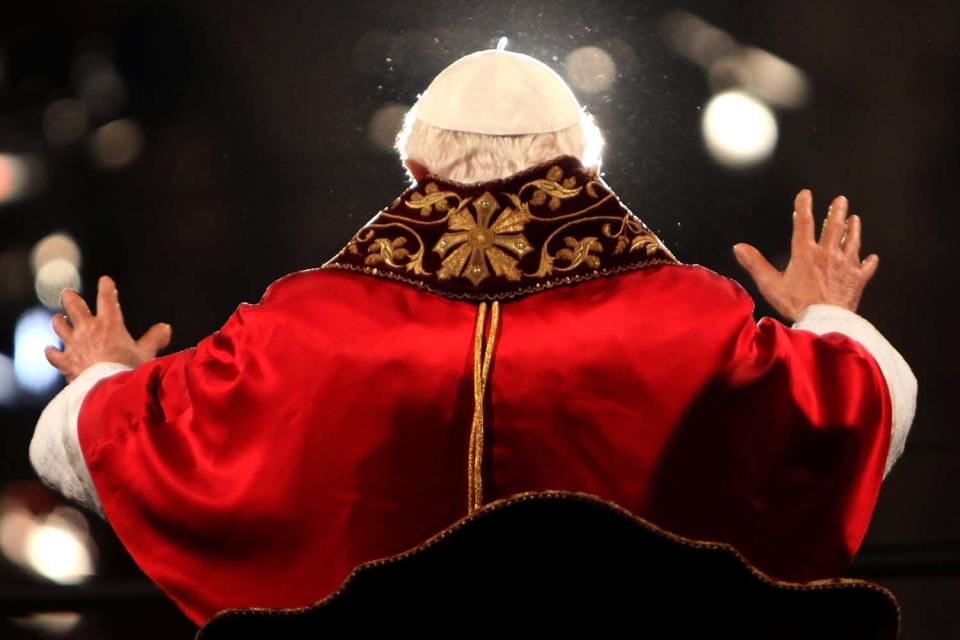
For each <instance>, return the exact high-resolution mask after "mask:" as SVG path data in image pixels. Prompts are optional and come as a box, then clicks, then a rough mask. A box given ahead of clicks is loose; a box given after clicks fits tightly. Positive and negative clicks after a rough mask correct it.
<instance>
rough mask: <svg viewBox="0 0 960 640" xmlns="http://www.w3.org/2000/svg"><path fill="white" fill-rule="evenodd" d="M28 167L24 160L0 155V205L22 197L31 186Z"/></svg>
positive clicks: (7, 154) (4, 154) (14, 156)
mask: <svg viewBox="0 0 960 640" xmlns="http://www.w3.org/2000/svg"><path fill="white" fill-rule="evenodd" d="M30 178H31V175H30V165H29V163H28V162H27V160H26V158H24V157H22V156H17V155H13V154H9V153H0V204H2V203H4V202H13V201H15V200H18V199H19V198H21V197H23V196H24V195H25V194H26V193H27V192H28V191H29V188H30V186H31V184H30V182H31V180H30Z"/></svg>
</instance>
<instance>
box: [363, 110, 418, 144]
mask: <svg viewBox="0 0 960 640" xmlns="http://www.w3.org/2000/svg"><path fill="white" fill-rule="evenodd" d="M409 110H410V107H409V106H407V105H405V104H398V103H390V104H387V105H384V106H382V107H380V108H379V109H377V110H376V111H375V112H374V114H373V116H372V117H371V118H370V124H369V125H368V126H367V135H368V136H369V138H370V141H371V142H372V143H373V144H374V145H376V147H377V148H378V149H382V150H384V151H391V150H393V142H394V140H395V139H396V137H397V134H398V133H399V132H400V128H401V127H402V126H403V117H404V115H406V113H407V111H409Z"/></svg>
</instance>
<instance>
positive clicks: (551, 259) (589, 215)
mask: <svg viewBox="0 0 960 640" xmlns="http://www.w3.org/2000/svg"><path fill="white" fill-rule="evenodd" d="M579 178H580V179H579V180H578V175H577V174H576V172H574V173H572V174H571V175H565V173H564V170H563V168H562V167H561V166H558V165H554V166H551V167H550V168H549V169H548V170H547V172H546V174H545V176H543V177H540V178H536V179H532V180H529V181H527V182H525V183H523V184H522V185H521V186H520V188H519V189H517V190H515V192H511V191H499V192H498V195H494V194H493V193H491V191H489V190H488V191H485V192H484V193H483V194H482V195H480V196H477V197H473V198H471V197H464V196H461V195H460V194H458V193H457V192H456V191H453V190H449V189H447V190H442V189H441V188H440V187H439V186H438V185H437V183H436V182H428V183H427V184H426V185H425V186H424V188H423V193H420V192H414V193H412V194H411V195H410V196H409V197H408V198H407V199H406V200H403V199H402V198H398V199H397V200H396V201H395V202H394V204H393V205H392V207H391V208H390V209H385V210H384V211H382V212H380V214H379V215H378V216H377V218H376V219H375V220H374V221H372V222H371V223H370V224H368V225H366V226H365V227H363V228H362V229H361V230H360V231H359V232H357V234H355V235H354V237H353V238H351V240H350V241H349V242H348V243H347V245H346V246H345V247H344V248H343V250H342V251H341V252H340V255H342V256H352V257H353V258H355V259H357V260H356V261H359V259H360V258H362V263H363V265H364V267H363V268H362V269H361V270H366V271H369V272H372V273H375V274H378V275H387V276H388V277H389V276H391V274H396V277H398V279H404V278H403V274H407V275H412V276H421V277H425V278H428V279H430V280H436V281H448V282H453V281H458V280H466V281H469V283H470V284H471V285H472V287H473V288H474V289H479V288H480V287H482V286H483V285H484V283H485V282H486V281H488V280H489V279H490V278H491V277H492V276H494V275H495V276H499V277H500V278H504V279H506V280H507V281H510V282H514V283H522V282H523V281H524V280H531V281H535V280H543V279H546V278H551V277H556V276H558V275H561V274H564V273H566V272H573V271H575V270H580V271H581V272H582V271H583V270H584V269H589V270H596V271H601V270H603V269H604V265H605V262H606V261H608V260H609V259H610V258H611V257H613V256H619V257H621V258H622V257H623V256H624V255H629V254H635V255H637V256H638V257H639V256H643V257H649V258H651V260H650V262H659V263H663V262H677V260H676V258H674V257H673V255H672V254H671V253H670V251H669V250H668V249H667V248H666V247H665V246H664V245H663V243H662V242H660V240H659V238H657V236H656V235H655V234H654V233H653V232H652V231H650V229H648V228H647V227H646V226H645V225H644V224H643V223H642V222H641V221H640V220H639V219H638V218H636V216H634V215H633V214H632V213H631V212H629V211H628V210H626V209H625V208H624V207H621V206H618V205H614V202H618V201H616V195H615V194H614V193H612V192H611V191H609V190H608V189H607V188H605V185H604V184H603V183H602V182H600V181H598V180H596V179H593V178H592V177H591V176H589V175H588V176H586V177H583V176H582V175H581V176H580V177H579ZM581 182H582V184H581ZM584 194H585V196H586V197H585V198H584V197H581V196H583V195H584ZM578 197H580V202H581V203H583V202H584V201H585V205H584V206H579V205H578V206H577V208H576V210H574V211H570V212H563V211H560V210H561V209H562V205H563V203H564V202H565V201H568V200H571V199H574V198H578ZM401 202H402V203H403V205H404V206H405V207H406V208H407V209H409V210H410V211H411V213H412V212H417V213H418V214H419V215H418V216H411V215H409V214H407V215H404V214H403V212H402V210H401V211H400V212H398V210H397V207H398V206H399V205H400V203H401ZM611 211H613V212H614V213H615V214H616V215H611V214H610V212H611ZM537 212H542V213H543V215H538V213H537ZM434 214H440V217H439V218H437V219H430V218H431V217H433V216H434ZM533 225H537V226H538V233H537V234H536V236H537V237H541V238H544V239H543V240H542V242H540V243H539V246H535V244H534V243H532V242H531V241H530V240H529V239H528V233H527V232H528V230H529V229H531V228H532V227H533ZM428 229H429V230H430V231H431V232H433V233H432V234H430V235H431V236H432V238H434V239H433V240H431V241H429V242H428V241H425V240H424V236H423V233H422V232H423V231H425V230H428ZM578 230H579V231H578ZM545 231H549V233H546V235H545ZM438 232H441V233H442V235H440V236H439V238H437V233H438ZM544 235H545V237H544ZM601 236H602V237H601ZM602 239H605V240H606V241H607V242H601V240H602ZM427 252H431V253H432V254H435V255H436V256H437V257H438V258H439V260H440V261H439V265H438V266H436V267H435V268H434V269H433V270H431V269H429V268H428V267H427V266H426V265H425V258H426V256H427ZM534 252H535V253H537V254H538V258H537V260H536V262H534V263H532V264H528V265H527V268H526V269H524V268H522V267H521V265H520V262H521V260H522V259H523V258H524V257H525V256H527V255H528V254H530V253H534ZM657 258H659V259H657ZM356 261H355V262H354V264H356ZM621 262H622V260H621ZM434 264H435V261H434ZM331 266H342V265H331ZM421 279H423V278H421ZM581 279H582V276H581ZM538 286H539V285H538Z"/></svg>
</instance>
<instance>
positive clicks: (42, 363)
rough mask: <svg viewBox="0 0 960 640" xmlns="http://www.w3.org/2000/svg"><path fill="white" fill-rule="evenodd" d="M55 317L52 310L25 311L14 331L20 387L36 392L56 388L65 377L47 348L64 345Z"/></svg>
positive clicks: (39, 308) (35, 308)
mask: <svg viewBox="0 0 960 640" xmlns="http://www.w3.org/2000/svg"><path fill="white" fill-rule="evenodd" d="M52 319H53V315H52V314H51V313H50V312H49V311H47V310H46V309H44V308H43V307H34V308H32V309H28V310H27V311H25V312H23V314H22V315H21V316H20V318H19V319H18V320H17V324H16V327H15V328H14V330H13V373H14V375H15V376H16V378H17V384H18V385H19V386H20V388H21V389H23V390H24V391H27V392H28V393H31V394H34V395H43V394H46V393H48V392H49V391H52V390H53V388H54V386H55V385H57V383H59V382H60V379H61V378H60V372H59V371H57V369H56V368H55V367H54V366H53V365H51V364H50V363H49V362H47V356H46V354H44V351H43V350H44V347H46V346H47V345H54V346H55V347H57V348H60V347H61V343H60V338H58V337H57V334H56V333H54V331H53V326H52V325H51V324H50V321H51V320H52Z"/></svg>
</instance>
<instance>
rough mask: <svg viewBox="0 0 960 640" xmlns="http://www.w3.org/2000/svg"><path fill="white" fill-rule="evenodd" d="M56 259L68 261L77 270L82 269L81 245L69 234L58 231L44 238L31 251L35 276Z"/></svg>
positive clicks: (31, 262)
mask: <svg viewBox="0 0 960 640" xmlns="http://www.w3.org/2000/svg"><path fill="white" fill-rule="evenodd" d="M56 259H62V260H66V261H67V262H69V263H70V264H72V265H73V266H74V267H76V268H77V269H79V268H80V264H81V259H82V258H81V253H80V245H78V244H77V241H76V240H74V239H73V238H72V237H71V236H70V235H69V234H67V233H63V232H59V231H58V232H56V233H51V234H50V235H47V236H44V237H43V238H42V239H41V240H39V241H38V242H37V243H36V244H35V245H33V249H32V250H31V251H30V266H31V267H32V268H33V273H34V274H37V273H39V271H40V269H41V268H43V265H45V264H46V263H48V262H50V261H51V260H56Z"/></svg>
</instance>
